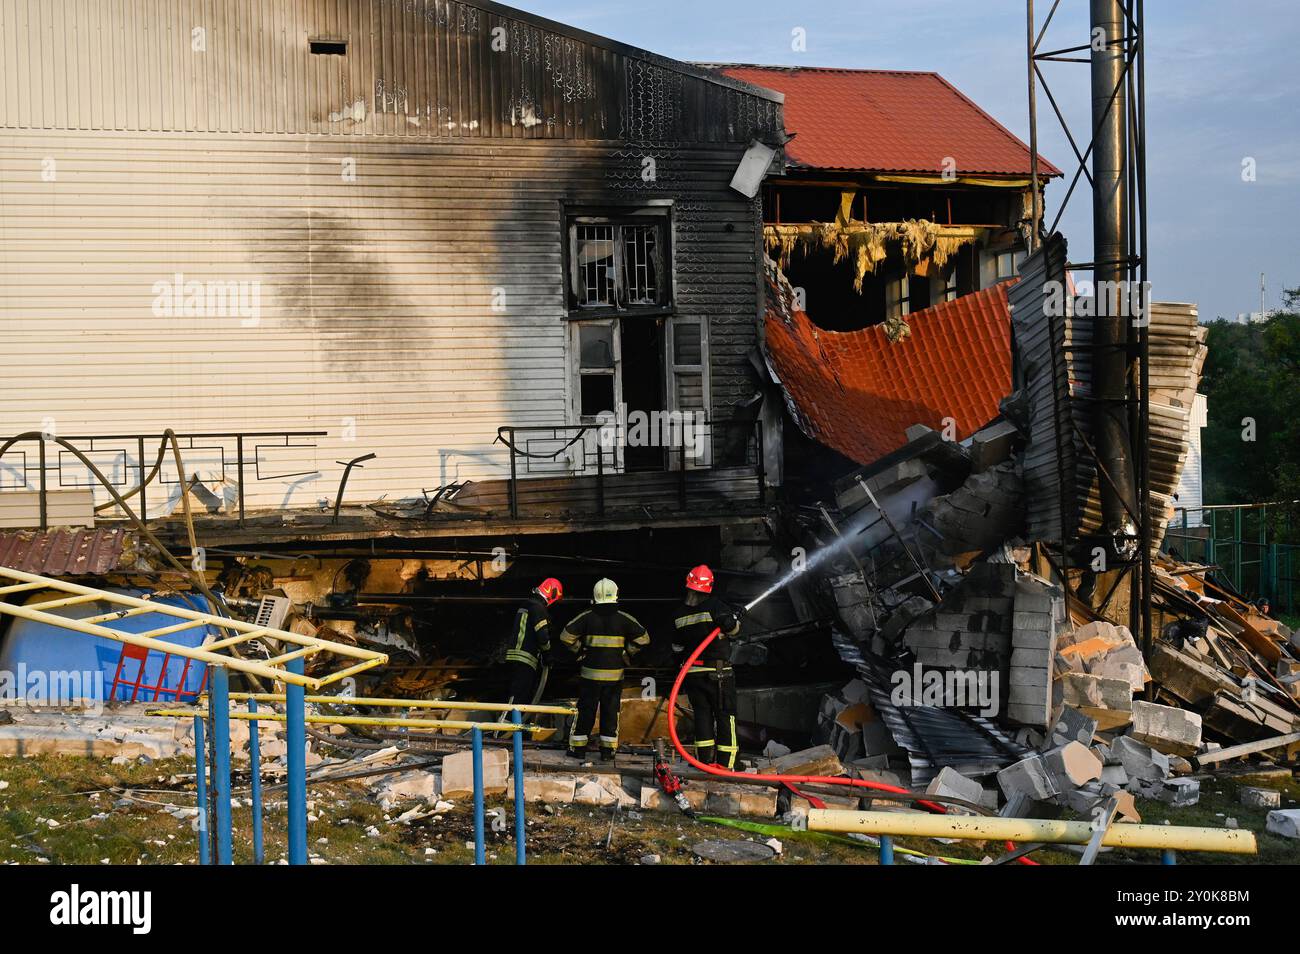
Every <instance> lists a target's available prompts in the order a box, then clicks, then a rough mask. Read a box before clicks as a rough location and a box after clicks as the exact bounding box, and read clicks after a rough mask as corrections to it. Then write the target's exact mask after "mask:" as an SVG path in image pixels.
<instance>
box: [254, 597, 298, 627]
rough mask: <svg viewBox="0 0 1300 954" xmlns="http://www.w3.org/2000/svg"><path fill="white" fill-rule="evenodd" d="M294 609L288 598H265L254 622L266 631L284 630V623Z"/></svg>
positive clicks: (259, 606) (258, 608)
mask: <svg viewBox="0 0 1300 954" xmlns="http://www.w3.org/2000/svg"><path fill="white" fill-rule="evenodd" d="M292 608H293V603H291V602H290V601H289V599H288V597H285V596H263V597H262V602H261V603H260V604H259V605H258V607H257V616H256V617H255V618H254V619H253V622H254V623H256V624H257V625H258V626H260V627H263V628H265V629H284V621H285V619H286V618H287V617H288V615H289V610H290V609H292Z"/></svg>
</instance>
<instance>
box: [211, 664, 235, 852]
mask: <svg viewBox="0 0 1300 954" xmlns="http://www.w3.org/2000/svg"><path fill="white" fill-rule="evenodd" d="M208 715H209V718H210V719H211V720H212V769H213V777H212V800H213V803H214V805H215V808H216V811H214V812H213V815H214V817H215V819H216V827H217V864H219V865H228V864H231V862H232V860H233V859H232V857H231V853H232V840H233V839H232V836H231V821H230V670H229V669H227V668H226V667H225V666H213V667H212V683H211V685H210V686H209V688H208Z"/></svg>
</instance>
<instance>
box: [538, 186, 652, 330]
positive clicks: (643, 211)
mask: <svg viewBox="0 0 1300 954" xmlns="http://www.w3.org/2000/svg"><path fill="white" fill-rule="evenodd" d="M672 212H673V210H672V206H671V205H665V204H658V203H655V204H646V205H638V206H628V207H618V206H612V207H610V206H606V207H585V206H566V207H565V208H564V219H563V223H564V301H565V308H566V310H567V312H568V315H569V317H570V318H576V319H582V318H595V317H599V316H602V315H626V316H647V317H659V316H664V315H671V314H673V313H674V309H675V291H676V289H675V284H676V283H675V282H674V271H675V270H674V268H673V216H672ZM647 225H649V226H653V227H654V228H655V230H656V238H655V244H656V250H655V262H656V267H657V271H658V284H657V287H656V290H655V291H656V294H655V301H654V303H653V304H645V303H636V304H630V303H629V302H628V300H627V287H626V280H625V275H626V272H625V258H624V256H625V249H626V244H625V241H624V238H623V229H625V228H629V227H637V226H640V227H644V226H647ZM581 226H610V227H612V228H613V230H614V239H613V241H614V261H615V265H616V267H615V284H614V302H613V303H612V304H585V303H583V302H582V301H581V299H580V296H579V293H578V288H579V283H580V280H581V273H580V272H579V264H578V240H577V234H578V229H579V228H580V227H581Z"/></svg>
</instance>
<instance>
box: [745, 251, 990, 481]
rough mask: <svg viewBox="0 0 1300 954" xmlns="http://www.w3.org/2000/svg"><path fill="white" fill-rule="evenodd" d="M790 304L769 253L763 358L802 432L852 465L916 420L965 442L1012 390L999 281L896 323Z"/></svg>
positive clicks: (894, 440) (874, 456) (883, 448)
mask: <svg viewBox="0 0 1300 954" xmlns="http://www.w3.org/2000/svg"><path fill="white" fill-rule="evenodd" d="M796 305H797V301H796V298H795V293H794V289H793V288H791V287H790V284H789V283H788V282H787V281H786V280H785V278H784V276H782V275H781V273H780V271H779V270H778V269H777V268H776V266H775V264H774V263H772V262H770V261H769V263H768V281H767V312H766V316H765V346H766V349H767V359H768V366H769V368H770V370H771V372H772V374H773V377H775V378H776V380H777V381H778V383H780V385H781V387H782V388H783V389H784V392H785V396H786V403H787V405H788V406H789V408H790V412H791V414H792V416H793V417H794V419H795V420H796V421H797V422H798V424H799V427H800V428H801V429H802V430H803V432H804V433H805V434H807V435H808V436H809V437H810V438H812V439H814V440H816V441H819V442H821V443H822V444H825V445H826V446H828V447H830V448H833V449H834V450H836V451H838V452H839V453H841V454H843V455H844V456H845V457H848V458H849V459H851V460H854V461H856V462H857V463H859V464H870V463H872V462H873V461H875V460H878V459H879V458H881V457H883V456H885V455H886V454H889V453H891V452H892V451H895V450H897V449H898V448H900V447H902V446H903V445H904V444H905V443H907V440H908V438H907V433H906V432H907V429H908V428H909V427H911V426H913V425H915V424H925V425H927V426H929V427H932V428H934V429H935V430H938V431H943V432H945V433H946V434H948V436H950V437H954V438H955V439H957V440H964V439H965V438H967V437H969V436H970V435H971V434H973V433H974V432H975V431H977V430H978V429H979V428H980V427H982V426H983V425H985V424H987V423H988V422H989V421H991V420H992V419H993V418H995V417H996V416H997V415H998V402H999V401H1001V400H1002V399H1003V398H1004V397H1006V395H1007V394H1008V393H1009V392H1010V390H1011V325H1010V310H1009V308H1008V305H1007V291H1006V286H1005V285H995V286H993V287H992V288H988V289H985V290H984V291H981V292H977V293H975V294H972V295H966V296H963V297H961V298H958V299H955V300H954V301H950V302H944V303H943V304H940V305H936V306H935V307H933V308H927V309H925V310H924V311H919V312H916V313H915V314H911V315H908V316H907V322H906V325H903V326H901V328H900V327H899V326H893V325H889V324H888V323H887V324H882V325H873V326H872V327H869V328H863V329H861V330H859V331H848V332H839V331H826V330H824V329H821V328H818V327H817V326H816V325H815V324H813V322H812V320H811V319H810V318H809V317H808V315H807V314H805V313H804V312H803V311H801V310H800V309H799V308H798V307H796ZM904 329H905V330H904ZM900 330H903V333H902V334H900V333H899V332H900ZM895 339H896V340H895ZM954 431H955V433H953V432H954Z"/></svg>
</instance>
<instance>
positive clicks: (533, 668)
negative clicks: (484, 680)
mask: <svg viewBox="0 0 1300 954" xmlns="http://www.w3.org/2000/svg"><path fill="white" fill-rule="evenodd" d="M510 635H511V641H510V648H509V649H507V650H506V671H507V672H508V673H509V675H510V695H509V697H508V698H507V700H506V701H507V702H515V703H521V704H523V705H528V704H529V703H531V702H532V701H533V693H534V692H536V691H537V678H538V675H539V674H540V671H541V665H542V656H543V654H545V653H549V652H550V651H551V631H550V617H549V615H548V613H547V606H546V600H545V599H543V598H542V597H541V596H539V595H537V594H536V593H534V594H533V595H532V596H531V597H529V598H528V602H526V603H525V604H524V605H523V606H521V607H519V609H518V611H516V613H515V619H514V627H513V629H512V630H511V634H510Z"/></svg>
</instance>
